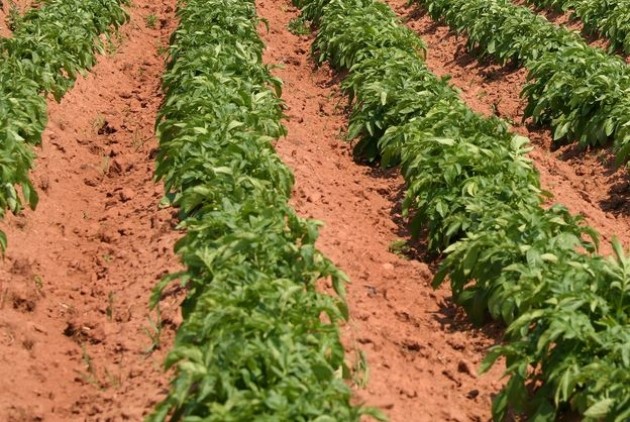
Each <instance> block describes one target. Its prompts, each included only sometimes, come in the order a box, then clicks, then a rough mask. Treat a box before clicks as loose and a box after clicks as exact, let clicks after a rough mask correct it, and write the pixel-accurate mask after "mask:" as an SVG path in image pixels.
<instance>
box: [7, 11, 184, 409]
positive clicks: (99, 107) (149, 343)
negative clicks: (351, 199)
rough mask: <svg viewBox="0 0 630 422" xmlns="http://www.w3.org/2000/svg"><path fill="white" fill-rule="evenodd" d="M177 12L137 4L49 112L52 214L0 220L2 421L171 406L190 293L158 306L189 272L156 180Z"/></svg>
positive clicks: (38, 179)
mask: <svg viewBox="0 0 630 422" xmlns="http://www.w3.org/2000/svg"><path fill="white" fill-rule="evenodd" d="M175 3H176V2H175V0H163V1H158V2H152V1H148V0H135V1H134V6H133V7H130V8H128V10H129V11H130V13H131V16H132V18H131V22H129V23H128V24H127V25H125V26H124V27H123V28H122V29H121V32H120V34H119V35H118V36H117V37H114V40H116V41H115V43H114V44H113V48H111V47H112V46H110V51H109V54H108V55H107V56H104V57H100V58H99V60H98V64H97V65H96V66H95V67H94V68H93V69H92V70H91V71H90V72H89V75H88V76H87V77H86V78H80V79H79V80H78V81H77V83H76V85H75V86H74V88H73V89H72V90H71V91H70V92H68V94H67V95H66V96H65V98H64V99H63V100H62V101H61V103H60V104H57V103H55V102H54V101H49V110H48V111H49V122H48V126H47V128H46V131H45V133H44V136H43V144H42V147H41V148H37V155H38V159H37V162H36V168H35V170H34V171H33V172H32V176H31V177H32V180H33V181H34V183H35V184H36V186H37V188H38V191H39V194H40V198H41V199H40V203H39V205H38V207H37V210H36V211H35V212H32V211H29V210H27V211H25V212H24V213H23V214H22V215H19V216H15V217H13V216H9V217H7V218H6V219H5V220H4V221H3V222H2V223H1V225H2V229H3V230H4V231H5V232H6V233H7V236H8V239H9V249H8V252H7V255H6V257H5V259H4V260H3V261H2V262H1V263H0V374H2V376H1V377H0V391H2V394H0V420H2V421H40V420H45V421H75V420H76V421H85V420H88V421H101V420H102V421H106V420H107V421H120V420H134V421H138V420H141V419H142V416H143V415H144V414H146V413H147V412H149V411H150V410H151V408H152V407H153V406H154V404H155V403H156V402H157V400H159V399H160V398H161V397H162V396H163V395H164V392H165V386H166V382H167V377H166V376H165V374H164V371H163V369H162V362H163V359H164V356H165V353H166V351H168V350H169V348H170V344H171V342H172V338H173V332H174V329H175V328H176V327H177V326H178V323H179V319H180V316H179V302H180V299H181V296H177V295H174V296H171V297H169V298H167V299H166V300H165V301H164V302H163V303H162V309H161V314H160V315H157V314H156V313H150V312H149V308H148V301H149V296H150V294H151V289H152V287H153V286H154V284H155V283H156V281H157V280H158V279H159V278H160V276H161V275H163V274H164V273H165V272H167V271H172V270H176V269H178V266H179V264H178V261H177V259H176V258H175V257H174V255H173V253H172V249H173V244H174V242H175V241H176V239H177V238H178V237H179V234H178V233H177V232H176V231H175V230H174V226H175V224H176V220H175V219H174V218H173V216H172V215H171V213H172V210H169V209H160V208H159V202H160V199H161V197H162V196H163V190H162V186H161V184H155V183H154V182H153V170H154V151H155V148H156V147H157V142H156V139H155V137H154V134H153V127H154V124H155V118H156V111H157V109H158V107H159V105H160V102H161V94H160V83H161V82H160V77H161V75H162V73H163V70H164V57H162V56H160V55H159V54H158V50H159V49H160V48H163V47H164V46H165V45H166V41H167V37H168V35H169V34H170V32H172V31H173V30H174V28H175V26H176V22H175V20H174V7H175ZM150 15H155V16H156V22H155V24H156V25H155V28H150V27H149V26H152V25H148V24H147V22H148V19H147V18H148V16H150Z"/></svg>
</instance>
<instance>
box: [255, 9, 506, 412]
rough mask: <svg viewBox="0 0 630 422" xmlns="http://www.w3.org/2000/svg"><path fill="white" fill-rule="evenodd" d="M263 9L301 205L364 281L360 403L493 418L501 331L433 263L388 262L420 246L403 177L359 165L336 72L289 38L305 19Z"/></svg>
mask: <svg viewBox="0 0 630 422" xmlns="http://www.w3.org/2000/svg"><path fill="white" fill-rule="evenodd" d="M257 6H258V13H259V15H260V16H261V17H263V18H266V19H267V20H268V21H269V24H270V32H266V29H265V27H264V26H261V35H262V37H263V39H264V41H265V43H266V45H267V48H266V51H265V60H266V61H267V63H269V64H276V63H279V64H281V67H280V68H277V69H275V70H274V74H276V75H277V76H279V77H280V78H281V79H282V80H283V81H284V92H283V98H284V100H285V101H286V107H287V110H286V114H287V119H286V125H287V127H288V130H289V135H288V137H287V138H286V139H281V140H280V141H279V142H278V144H277V146H276V147H277V150H278V153H279V154H280V155H281V156H282V158H283V160H284V161H285V162H286V163H287V164H288V165H289V166H290V167H291V168H292V169H293V171H294V172H295V175H296V187H295V192H294V198H293V205H294V206H295V208H296V209H297V210H298V212H299V213H300V214H302V215H303V216H307V217H312V218H315V219H318V220H322V221H323V222H324V223H325V226H324V228H323V230H322V234H321V238H320V241H319V242H318V246H319V247H320V248H321V249H322V251H323V252H324V253H326V254H327V255H328V256H329V257H330V258H331V259H332V260H333V261H334V262H335V263H336V264H337V265H339V266H340V267H341V268H342V269H343V270H344V271H345V272H346V273H347V274H348V275H349V276H350V279H351V280H352V282H351V284H350V285H349V286H348V304H349V307H350V322H349V323H348V324H347V325H345V326H344V327H343V336H344V341H345V344H346V346H347V349H348V354H349V357H350V358H351V359H352V358H353V356H354V354H355V353H356V350H357V349H360V350H363V351H364V352H365V354H366V356H367V363H368V366H369V379H368V382H367V386H366V387H364V388H362V387H360V386H355V391H356V397H357V399H358V400H360V401H364V402H365V403H367V404H368V405H374V406H378V407H380V408H381V409H383V410H384V411H385V412H386V414H388V415H389V416H390V418H391V420H392V421H394V422H395V421H462V422H463V421H469V420H487V419H489V417H490V402H491V396H492V395H493V394H495V393H496V392H497V391H498V390H499V388H500V386H501V382H500V381H499V378H500V374H501V371H502V370H501V368H500V367H499V366H497V367H496V368H495V369H494V370H493V371H492V372H491V373H490V374H488V375H485V376H481V377H479V376H478V375H477V367H478V364H479V362H480V360H481V359H482V358H483V356H484V353H485V352H484V351H485V350H486V348H487V347H488V346H489V345H491V344H493V343H495V341H496V339H495V338H494V337H492V335H491V334H493V330H492V329H491V328H488V329H487V332H486V333H484V332H483V331H480V330H476V329H473V328H472V327H470V326H469V325H468V324H467V323H466V322H465V317H462V315H461V314H460V313H459V312H458V310H457V309H456V308H454V307H453V306H452V305H451V303H450V302H449V301H448V296H449V294H448V291H447V290H446V289H444V290H440V291H437V292H434V291H433V290H432V288H431V287H430V282H431V279H432V272H431V269H430V268H429V267H428V266H427V264H426V263H424V262H421V261H419V260H409V259H406V258H404V257H402V256H399V255H396V254H395V253H392V252H389V251H388V249H389V248H390V246H391V245H392V244H393V243H394V242H395V241H397V240H399V239H401V238H402V239H407V238H408V234H407V232H406V231H405V230H404V228H403V227H401V226H399V225H397V224H396V223H395V222H394V221H396V220H401V218H400V215H399V214H398V211H397V209H398V199H399V194H400V192H401V189H402V180H401V178H400V177H399V175H398V174H397V172H394V171H392V172H383V171H380V170H378V169H373V168H370V167H365V166H360V165H357V164H355V163H354V162H353V160H352V154H351V147H350V146H349V145H347V144H346V143H345V142H344V141H343V135H344V133H345V128H346V125H347V118H346V114H347V113H346V112H347V110H346V105H347V99H346V98H345V97H344V96H343V95H342V94H341V93H340V91H339V85H338V80H337V79H338V78H337V77H336V75H335V74H334V73H333V72H331V71H330V70H329V69H328V68H327V67H325V66H324V67H322V68H319V69H316V68H314V66H313V62H312V60H311V59H310V54H309V52H310V45H311V42H312V38H311V37H298V36H295V35H292V34H291V33H290V32H289V31H288V29H287V28H288V24H289V21H290V20H291V19H292V18H295V17H296V16H298V12H297V10H296V9H295V8H293V7H292V6H291V3H290V2H289V1H288V0H281V1H269V0H260V1H258V2H257ZM495 331H496V330H495ZM494 334H496V333H494Z"/></svg>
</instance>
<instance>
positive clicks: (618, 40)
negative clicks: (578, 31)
mask: <svg viewBox="0 0 630 422" xmlns="http://www.w3.org/2000/svg"><path fill="white" fill-rule="evenodd" d="M527 2H528V3H530V4H533V5H535V6H537V7H546V8H552V9H554V10H557V11H562V12H566V11H570V12H571V16H572V18H573V19H575V18H578V19H580V20H581V21H582V22H583V23H584V29H585V30H586V31H588V32H590V33H597V34H601V35H603V36H604V37H606V38H608V39H609V40H610V51H611V52H612V51H614V50H621V51H623V52H624V53H625V54H630V1H628V0H527Z"/></svg>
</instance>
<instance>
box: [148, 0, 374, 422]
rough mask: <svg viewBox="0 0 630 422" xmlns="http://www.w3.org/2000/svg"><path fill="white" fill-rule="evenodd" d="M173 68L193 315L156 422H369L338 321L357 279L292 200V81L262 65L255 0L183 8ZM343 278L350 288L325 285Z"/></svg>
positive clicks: (171, 145)
mask: <svg viewBox="0 0 630 422" xmlns="http://www.w3.org/2000/svg"><path fill="white" fill-rule="evenodd" d="M178 17H179V19H180V25H179V27H178V29H177V30H176V31H175V33H174V35H173V37H172V44H171V46H170V49H169V54H170V60H169V63H168V69H167V72H166V73H165V75H164V78H163V87H164V91H165V94H166V97H165V101H164V104H163V107H162V108H161V110H160V112H159V117H158V122H157V131H158V134H159V141H160V148H159V151H160V152H159V156H158V167H157V170H156V175H157V177H158V178H159V179H161V180H163V181H164V183H165V186H166V190H167V192H168V194H167V197H168V199H169V201H170V203H171V204H172V205H173V206H176V207H178V208H179V210H180V216H181V228H182V229H184V230H185V231H186V234H185V236H184V237H183V238H182V239H181V240H180V241H179V242H178V243H177V245H176V251H177V252H178V254H179V255H180V256H181V258H182V260H183V262H184V264H185V267H186V269H185V270H184V271H183V272H181V273H178V274H172V275H170V276H169V277H167V278H166V279H165V280H164V281H163V283H161V284H160V285H159V286H158V287H157V289H156V292H155V295H154V299H153V301H154V304H156V303H157V301H158V300H159V297H160V292H161V291H162V289H163V288H164V287H165V286H166V285H167V284H168V283H170V282H171V281H173V280H175V279H179V280H180V281H181V282H182V283H183V284H184V285H185V286H186V289H187V297H186V299H185V301H184V303H183V305H182V312H183V316H184V322H183V323H182V325H181V327H180V328H179V330H178V332H177V336H176V339H175V344H174V346H173V349H172V351H171V352H170V354H169V355H168V358H167V361H166V366H167V367H168V368H175V375H174V377H173V380H172V382H171V388H170V390H169V392H168V395H167V397H166V398H165V399H164V401H162V402H161V403H160V404H159V405H158V406H157V408H156V410H155V412H154V413H153V414H152V415H151V416H150V417H149V419H148V420H149V421H165V420H170V421H177V420H186V421H193V420H204V421H221V422H225V421H239V422H240V421H253V420H260V421H307V420H308V421H311V420H312V421H321V422H325V421H358V420H359V419H360V418H361V415H363V414H372V415H373V416H376V417H377V418H381V415H380V414H379V413H378V412H376V411H374V410H371V409H365V408H362V407H359V406H355V405H352V404H351V403H350V397H351V391H350V388H349V387H348V386H347V385H346V383H345V381H344V378H345V377H347V376H348V375H349V370H348V368H347V367H346V365H345V363H344V348H343V346H342V344H341V342H340V339H339V331H338V327H337V323H338V322H340V321H342V320H344V319H346V318H347V316H348V311H347V309H346V304H345V301H344V293H343V292H344V287H343V286H344V283H345V281H346V276H345V275H344V274H343V273H342V272H341V271H340V270H339V269H338V268H336V267H335V266H334V265H333V264H332V262H330V261H329V260H328V259H327V258H326V257H324V256H323V255H322V254H321V253H320V252H319V251H318V250H317V249H316V248H315V241H316V239H317V236H318V225H319V224H318V223H317V222H315V221H310V220H305V219H302V218H299V217H298V216H297V215H296V213H295V212H294V211H293V209H292V208H291V207H290V206H289V205H288V203H287V201H288V199H289V197H290V195H291V191H292V186H293V176H292V174H291V172H290V171H289V169H288V168H287V167H286V166H284V165H283V164H282V162H281V161H280V159H279V157H278V156H277V155H276V154H275V151H274V149H273V145H272V143H273V142H274V141H275V140H276V139H277V138H278V137H280V136H283V135H285V133H286V131H285V128H284V127H283V126H282V124H281V123H280V120H281V119H282V109H281V105H282V102H281V100H280V98H279V95H280V92H281V82H280V81H279V80H278V79H276V78H274V77H273V76H271V74H270V72H269V69H268V68H267V66H265V65H263V64H262V50H263V44H262V42H261V40H260V38H259V37H258V34H257V25H258V24H259V20H258V18H257V17H256V14H255V8H254V2H253V1H251V0H249V1H243V0H188V1H186V2H185V3H184V2H182V3H180V6H179V8H178ZM320 279H329V280H330V281H331V284H332V286H333V289H334V291H335V292H336V293H337V295H336V296H332V295H329V294H326V293H323V292H321V291H319V289H318V288H317V286H316V282H317V281H318V280H320Z"/></svg>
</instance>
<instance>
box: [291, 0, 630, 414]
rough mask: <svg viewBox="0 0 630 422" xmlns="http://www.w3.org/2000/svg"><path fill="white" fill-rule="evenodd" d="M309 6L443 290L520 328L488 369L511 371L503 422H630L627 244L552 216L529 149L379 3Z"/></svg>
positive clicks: (361, 129) (555, 209)
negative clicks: (439, 73)
mask: <svg viewBox="0 0 630 422" xmlns="http://www.w3.org/2000/svg"><path fill="white" fill-rule="evenodd" d="M470 3H475V2H474V1H472V2H470ZM486 3H488V2H486ZM489 3H493V2H489ZM297 5H298V6H301V7H302V8H303V10H304V11H305V16H308V17H309V18H310V19H313V21H314V23H316V24H318V25H319V26H320V28H321V30H320V31H319V33H318V35H317V38H316V40H315V43H314V54H315V56H316V57H319V58H321V59H328V60H329V61H330V63H331V64H332V65H333V66H335V67H337V68H338V69H344V68H345V69H346V70H348V71H349V72H348V76H347V78H346V80H345V82H344V87H345V88H346V90H347V91H348V93H349V94H350V96H351V97H352V98H353V99H354V102H353V112H352V115H351V121H350V127H351V135H352V136H355V135H356V136H359V137H360V138H361V141H360V143H359V144H357V146H358V149H359V151H358V153H368V156H369V157H371V158H378V157H380V159H381V162H382V163H383V164H385V165H391V164H394V163H400V167H401V172H402V174H403V176H404V178H405V180H406V182H407V191H406V197H405V200H404V210H405V212H406V213H407V215H408V216H410V221H411V228H412V232H413V233H414V234H416V235H419V234H421V233H422V234H425V235H426V236H427V237H428V245H429V249H430V250H431V251H432V252H434V253H436V254H439V255H441V256H442V257H443V260H442V262H441V265H440V268H439V271H438V272H437V274H436V275H435V279H434V285H435V286H438V285H440V284H442V283H443V282H444V281H445V280H446V279H450V282H451V287H452V290H453V295H454V298H455V299H456V301H457V302H458V303H460V304H461V305H462V306H463V307H464V308H465V309H466V311H467V312H468V314H469V315H470V317H471V318H472V319H473V321H475V322H477V323H482V322H483V321H484V320H486V319H487V318H488V317H492V318H495V319H498V320H500V321H503V322H505V324H506V325H507V332H506V339H505V343H504V344H503V345H500V346H496V347H494V348H492V349H491V350H490V352H489V355H488V358H487V359H486V361H485V363H484V365H483V369H486V368H487V367H488V366H489V365H491V364H492V363H493V362H494V361H495V359H497V358H498V357H499V356H503V357H505V358H506V362H507V369H506V375H507V376H508V377H509V379H508V382H507V384H506V386H505V388H504V389H503V390H502V391H501V392H500V394H499V395H498V396H497V398H496V399H495V401H494V405H493V414H494V416H495V418H496V419H497V420H505V419H506V418H507V417H508V415H509V413H510V412H517V413H524V414H526V415H528V416H529V417H530V418H531V419H532V420H540V421H551V420H555V419H556V417H557V416H558V415H559V414H560V413H561V412H563V411H564V410H567V409H572V410H573V411H576V412H579V413H580V414H581V415H582V417H583V420H587V421H599V420H610V421H624V420H627V419H628V418H630V341H629V340H630V324H629V322H630V318H629V317H630V272H629V271H628V270H630V259H628V258H627V257H626V256H625V255H624V252H623V250H622V248H621V246H620V245H619V243H618V242H617V241H614V242H613V248H614V250H615V255H614V257H612V258H603V257H602V256H600V255H599V254H598V253H597V250H598V246H599V243H598V242H599V240H598V238H599V237H598V234H597V233H596V232H595V231H594V230H593V229H591V228H589V227H588V226H586V225H584V223H583V222H582V219H581V218H580V217H577V216H573V215H571V214H570V213H569V212H568V211H567V210H566V208H564V207H562V206H561V205H554V206H552V207H550V208H545V207H543V206H542V205H543V200H545V199H548V198H549V197H550V194H549V193H546V192H544V191H542V190H541V188H540V182H539V176H538V174H537V172H536V171H535V169H534V167H533V165H532V163H531V162H530V161H529V159H528V158H527V157H526V154H527V152H528V147H527V144H528V140H527V139H526V138H523V137H520V136H517V135H514V134H512V133H510V132H509V131H508V129H507V125H506V124H505V123H504V122H502V121H501V120H499V119H496V118H486V117H483V116H481V115H479V114H476V113H474V112H472V111H471V110H470V109H469V108H468V107H467V106H466V105H465V104H464V103H463V102H462V101H461V100H460V99H459V97H458V95H457V92H456V91H455V90H454V89H453V88H451V87H450V86H449V85H448V83H447V81H446V80H445V79H440V78H437V77H436V76H435V75H433V74H432V73H431V72H430V71H429V70H428V69H427V67H426V66H425V64H424V63H423V60H422V56H423V55H422V54H420V53H419V52H418V48H417V46H418V45H419V44H418V42H409V39H410V38H408V35H409V30H408V29H407V28H405V27H404V26H402V25H400V24H399V23H398V22H397V20H396V18H395V15H394V14H393V13H391V11H389V10H388V9H386V8H384V7H383V6H382V5H381V4H379V3H377V2H375V1H373V0H328V1H323V0H317V1H313V2H310V1H308V0H298V1H297ZM460 12H461V10H458V9H457V8H456V9H455V10H454V11H453V13H460ZM480 19H481V18H480ZM477 24H478V25H483V20H482V22H478V23H477ZM493 33H500V30H498V29H497V28H495V29H494V30H493ZM373 34H381V35H380V36H379V37H374V35H373ZM342 44H343V45H342ZM362 49H365V50H366V51H361V50H362ZM541 54H542V55H543V56H544V55H545V54H547V53H542V52H541ZM528 60H530V59H528ZM348 63H351V67H350V68H349V69H348V68H347V64H348Z"/></svg>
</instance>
